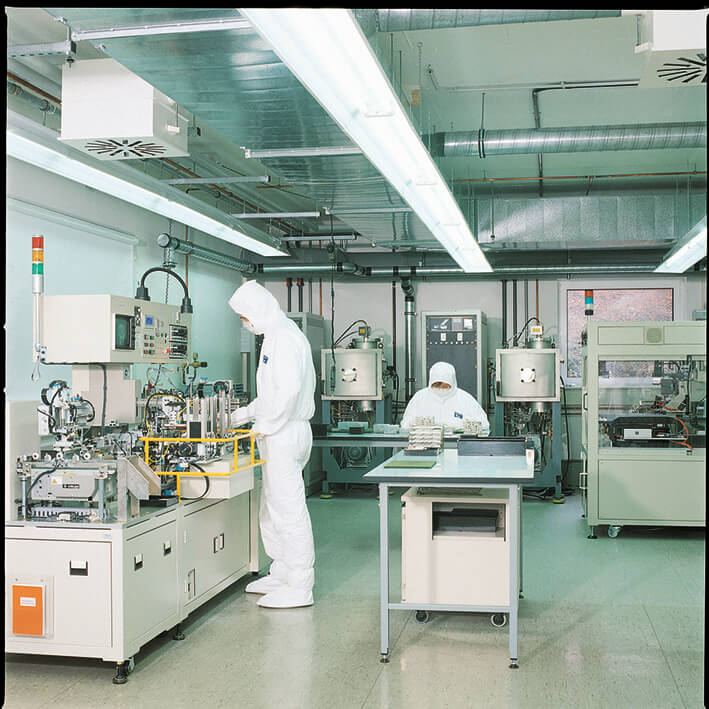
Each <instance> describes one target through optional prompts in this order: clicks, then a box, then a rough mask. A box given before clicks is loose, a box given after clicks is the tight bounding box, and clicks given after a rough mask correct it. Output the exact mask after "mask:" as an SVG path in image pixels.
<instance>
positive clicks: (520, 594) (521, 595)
mask: <svg viewBox="0 0 709 709" xmlns="http://www.w3.org/2000/svg"><path fill="white" fill-rule="evenodd" d="M519 598H520V600H522V601H523V600H524V594H523V593H522V591H520V592H519Z"/></svg>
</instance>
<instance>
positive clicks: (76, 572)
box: [69, 561, 89, 576]
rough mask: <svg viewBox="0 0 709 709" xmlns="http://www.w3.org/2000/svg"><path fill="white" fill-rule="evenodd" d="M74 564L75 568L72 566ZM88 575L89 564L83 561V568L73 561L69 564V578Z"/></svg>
mask: <svg viewBox="0 0 709 709" xmlns="http://www.w3.org/2000/svg"><path fill="white" fill-rule="evenodd" d="M74 564H76V566H74ZM88 575H89V562H88V561H85V562H84V564H83V566H80V565H79V564H77V562H75V561H70V562H69V576H88Z"/></svg>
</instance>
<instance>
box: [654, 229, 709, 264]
mask: <svg viewBox="0 0 709 709" xmlns="http://www.w3.org/2000/svg"><path fill="white" fill-rule="evenodd" d="M706 255H707V218H706V217H703V218H702V219H700V220H699V221H698V222H697V223H696V224H695V225H694V226H693V227H692V228H691V229H690V230H689V231H688V232H687V233H686V234H685V235H684V236H683V237H682V238H681V239H680V240H679V241H678V242H677V243H676V244H675V245H674V246H673V247H672V249H671V250H670V252H669V253H668V254H667V256H665V258H664V260H663V261H662V263H661V264H660V265H659V266H658V267H657V268H656V269H655V273H684V272H685V271H686V270H687V269H688V268H690V267H691V266H694V264H695V263H697V261H701V260H702V259H703V258H706Z"/></svg>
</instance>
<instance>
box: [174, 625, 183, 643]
mask: <svg viewBox="0 0 709 709" xmlns="http://www.w3.org/2000/svg"><path fill="white" fill-rule="evenodd" d="M172 639H173V640H184V639H185V634H184V633H183V632H182V626H181V625H180V624H179V623H178V624H177V625H176V626H175V632H174V633H173V634H172Z"/></svg>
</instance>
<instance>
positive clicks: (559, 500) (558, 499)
mask: <svg viewBox="0 0 709 709" xmlns="http://www.w3.org/2000/svg"><path fill="white" fill-rule="evenodd" d="M552 502H553V503H554V504H555V505H563V504H564V496H563V495H562V496H561V497H555V498H553V499H552Z"/></svg>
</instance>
